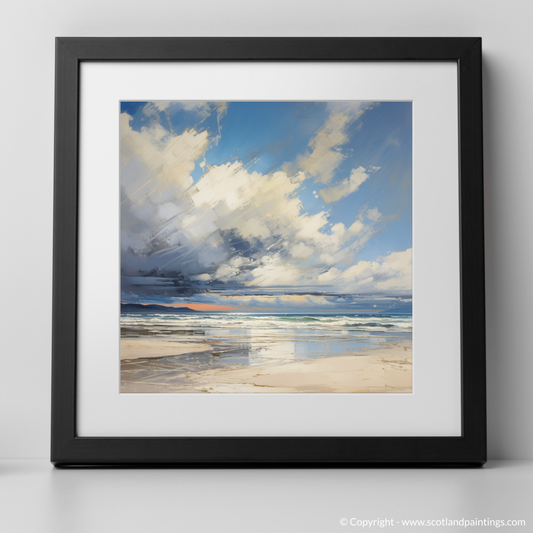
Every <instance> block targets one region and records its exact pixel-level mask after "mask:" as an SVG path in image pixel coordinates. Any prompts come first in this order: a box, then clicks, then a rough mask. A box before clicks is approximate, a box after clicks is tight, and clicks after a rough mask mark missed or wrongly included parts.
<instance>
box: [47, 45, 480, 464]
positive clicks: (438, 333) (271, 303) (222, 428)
mask: <svg viewBox="0 0 533 533" xmlns="http://www.w3.org/2000/svg"><path fill="white" fill-rule="evenodd" d="M55 117H56V122H55V128H56V132H55V133H56V136H55V139H56V141H55V205H54V217H55V219H54V309H53V367H52V375H53V385H52V454H51V460H52V462H53V463H54V464H55V465H57V466H62V465H69V466H72V465H113V464H116V465H119V464H131V465H135V464H169V465H170V464H172V465H194V464H198V465H200V464H226V465H232V464H233V465H257V464H269V465H294V464H300V465H354V466H355V465H362V464H389V465H394V464H404V465H409V464H412V465H414V464H433V465H437V464H438V465H466V466H478V465H482V464H484V463H485V461H486V414H485V329H484V328H485V325H484V324H485V314H484V305H485V304H484V256H483V153H482V99H481V39H479V38H58V39H57V40H56V111H55Z"/></svg>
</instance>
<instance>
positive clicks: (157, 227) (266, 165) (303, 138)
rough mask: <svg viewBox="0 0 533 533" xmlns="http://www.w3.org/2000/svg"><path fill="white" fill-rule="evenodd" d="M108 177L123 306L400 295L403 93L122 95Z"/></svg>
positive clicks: (404, 233)
mask: <svg viewBox="0 0 533 533" xmlns="http://www.w3.org/2000/svg"><path fill="white" fill-rule="evenodd" d="M120 184H121V195H122V217H121V269H122V289H123V294H122V300H123V301H131V302H134V301H138V302H145V303H148V302H152V303H156V302H159V303H167V304H171V305H191V304H194V303H195V302H196V303H203V305H212V306H214V307H213V308H215V306H221V307H233V308H234V309H238V310H252V309H260V308H261V309H270V308H272V309H279V310H284V309H287V310H290V309H293V308H294V309H295V310H303V309H308V308H311V306H314V305H315V304H316V305H317V306H318V307H316V309H324V310H326V309H330V308H331V309H334V308H340V307H346V308H349V309H361V305H363V304H361V302H360V301H361V300H362V299H363V300H365V303H364V305H363V307H364V306H366V307H368V308H369V309H370V308H374V307H373V306H376V309H378V308H382V307H383V309H388V308H390V305H389V304H390V302H393V304H394V305H396V303H394V302H398V301H401V302H403V303H401V305H404V304H405V301H406V300H409V298H410V295H411V246H412V228H411V222H412V106H411V103H410V102H360V101H351V102H227V103H226V102H160V101H156V102H122V103H121V174H120ZM170 280H172V281H170ZM371 301H372V302H373V303H371ZM357 302H359V303H357ZM376 302H377V303H376ZM383 302H386V303H383ZM394 305H393V306H394ZM261 306H266V307H261ZM313 309H315V308H314V307H313Z"/></svg>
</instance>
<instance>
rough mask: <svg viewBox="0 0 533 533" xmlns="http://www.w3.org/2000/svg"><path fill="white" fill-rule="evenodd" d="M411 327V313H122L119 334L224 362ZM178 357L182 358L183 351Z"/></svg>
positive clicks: (342, 345) (371, 339)
mask: <svg viewBox="0 0 533 533" xmlns="http://www.w3.org/2000/svg"><path fill="white" fill-rule="evenodd" d="M412 328H413V324H412V315H410V314H373V315H372V314H281V313H278V314H255V313H201V314H200V313H198V314H196V313H194V314H159V313H123V314H122V316H121V334H122V338H140V337H142V338H143V339H146V340H147V339H159V340H166V341H176V342H180V341H181V342H184V341H185V342H188V343H190V342H196V343H203V344H207V345H211V346H216V354H217V355H216V357H217V358H218V360H219V362H222V361H223V362H224V363H225V364H231V363H238V364H244V363H246V364H261V363H264V362H267V361H268V360H272V359H309V358H311V359H312V358H316V357H324V356H335V355H346V354H349V353H353V352H354V351H358V350H361V349H368V348H375V347H378V346H379V345H380V344H383V343H388V342H394V341H398V340H407V339H411V336H412ZM209 355H210V354H209V353H206V354H205V355H204V356H203V357H204V358H205V357H209ZM180 357H181V358H182V359H183V358H186V357H187V354H185V355H183V356H180ZM192 357H193V358H195V359H197V358H201V357H202V355H201V354H198V353H194V354H193V355H192ZM202 366H203V365H202ZM217 366H218V365H217Z"/></svg>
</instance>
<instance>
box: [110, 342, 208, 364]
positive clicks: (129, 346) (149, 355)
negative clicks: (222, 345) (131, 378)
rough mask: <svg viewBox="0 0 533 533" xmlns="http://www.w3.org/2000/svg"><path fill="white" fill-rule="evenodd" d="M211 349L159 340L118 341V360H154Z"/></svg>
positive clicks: (205, 346) (204, 345)
mask: <svg viewBox="0 0 533 533" xmlns="http://www.w3.org/2000/svg"><path fill="white" fill-rule="evenodd" d="M212 349H213V347H212V346H211V345H209V344H207V343H196V342H176V341H164V340H159V339H127V338H126V339H120V360H121V361H128V360H129V361H131V360H134V359H154V358H161V357H171V356H174V355H183V354H185V353H198V352H207V351H209V350H212Z"/></svg>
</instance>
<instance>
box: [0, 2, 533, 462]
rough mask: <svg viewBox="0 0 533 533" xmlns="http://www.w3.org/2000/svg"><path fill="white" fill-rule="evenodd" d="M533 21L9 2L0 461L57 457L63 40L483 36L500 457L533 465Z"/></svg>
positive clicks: (517, 13)
mask: <svg viewBox="0 0 533 533" xmlns="http://www.w3.org/2000/svg"><path fill="white" fill-rule="evenodd" d="M532 19H533V3H532V2H531V1H529V0H511V1H506V2H504V1H502V0H485V1H481V0H480V1H475V0H446V1H442V0H441V1H434V2H427V1H426V0H403V1H402V2H398V1H397V0H373V1H370V0H369V1H364V2H363V1H354V0H329V1H328V2H323V1H317V0H305V1H304V0H300V1H287V0H270V1H269V2H263V3H256V2H251V1H250V0H227V1H225V2H219V1H216V0H195V1H188V2H184V1H177V0H152V1H151V2H146V1H145V0H117V1H115V2H109V1H108V0H92V1H91V2H81V1H80V0H50V1H48V2H41V1H37V0H28V1H25V2H24V1H22V2H10V3H8V4H5V5H4V6H3V8H2V17H1V19H0V28H1V31H0V39H1V47H0V50H1V54H2V62H1V67H2V76H1V82H0V90H1V94H2V101H1V103H2V106H3V112H2V114H1V119H2V121H1V123H0V139H1V142H0V146H1V147H2V152H1V153H2V156H1V160H0V161H1V163H0V164H1V169H2V173H1V178H0V179H1V180H2V181H1V183H2V189H1V194H0V206H1V207H0V217H1V223H0V228H1V231H2V234H1V235H2V236H1V240H0V243H1V245H0V246H1V250H2V252H1V258H0V267H1V277H0V279H1V283H0V286H1V300H0V313H1V320H0V325H1V328H2V335H1V338H0V343H1V345H0V346H1V347H0V353H1V369H2V374H1V377H0V398H1V400H0V427H1V430H0V431H1V433H2V438H1V439H0V458H23V457H29V458H33V457H35V458H37V457H42V458H46V457H48V455H49V419H50V414H49V413H50V329H51V318H50V313H51V273H52V264H51V257H52V174H53V126H54V122H53V101H54V37H55V36H91V37H93V36H94V37H96V36H288V35H292V36H327V37H329V36H421V37H422V36H424V37H425V36H481V37H483V47H484V65H483V66H484V102H485V123H484V124H485V165H486V166H485V183H486V189H485V190H486V202H485V205H486V245H487V252H486V261H487V326H488V337H487V340H488V386H489V401H488V407H489V446H490V448H489V453H490V457H491V458H501V459H512V458H516V459H520V458H522V459H525V458H529V459H533V425H532V424H531V423H530V421H531V415H530V409H531V407H533V387H531V385H530V381H531V376H532V375H533V355H532V352H533V350H532V348H531V344H532V343H531V341H530V339H529V333H530V330H531V329H532V326H531V321H532V318H533V313H532V311H531V308H532V305H531V302H532V301H533V294H532V292H533V284H532V282H531V265H532V264H533V250H532V248H533V246H532V245H533V237H530V235H529V234H530V230H531V229H533V210H532V209H531V208H530V204H529V200H530V198H531V197H532V195H533V179H531V178H530V174H531V168H532V167H533V149H532V148H531V146H530V145H531V143H532V141H533V135H532V134H531V123H532V119H533V99H532V98H531V93H532V89H533V69H531V51H532V50H533V33H532V32H531V28H530V21H531V20H532ZM443 333H444V332H443Z"/></svg>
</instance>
